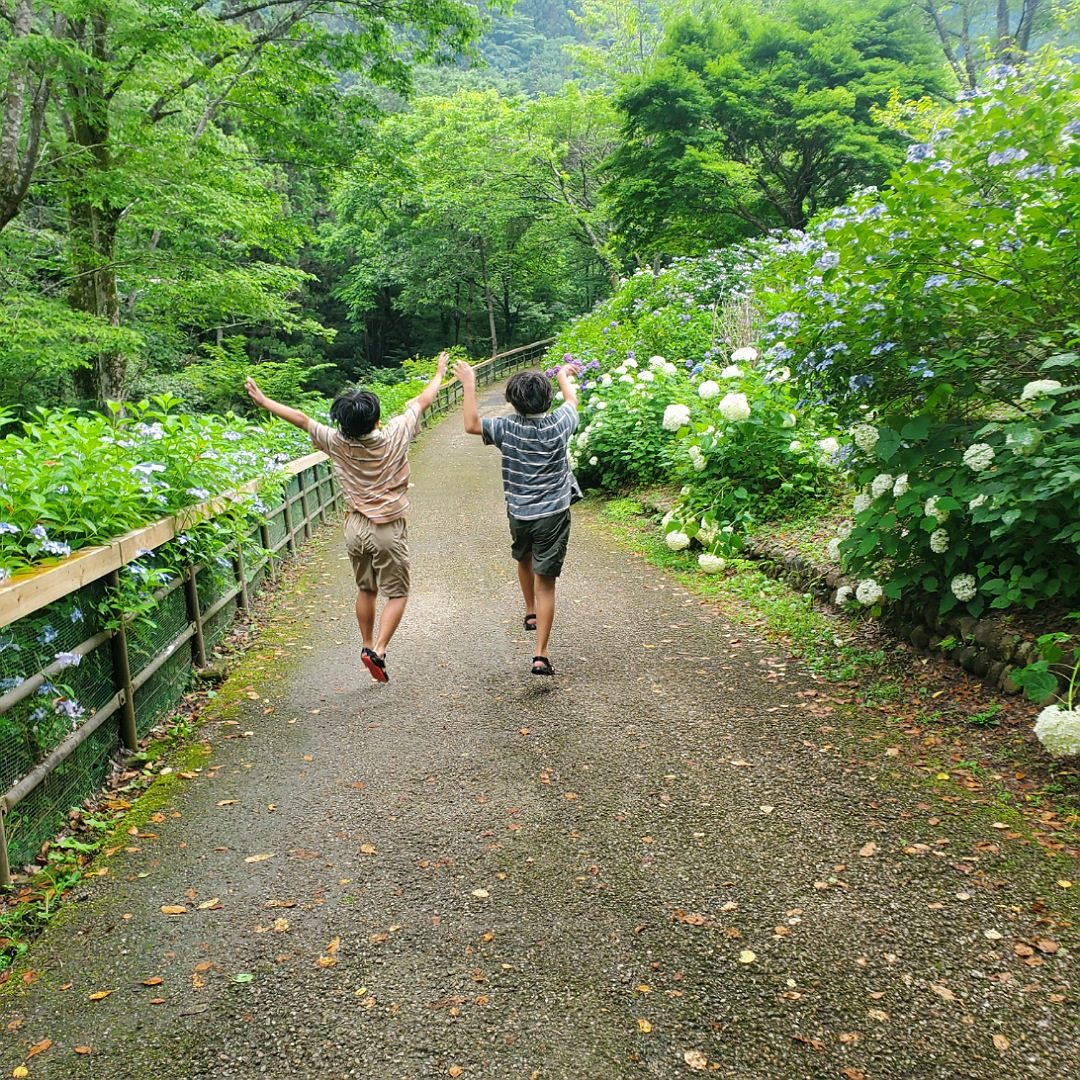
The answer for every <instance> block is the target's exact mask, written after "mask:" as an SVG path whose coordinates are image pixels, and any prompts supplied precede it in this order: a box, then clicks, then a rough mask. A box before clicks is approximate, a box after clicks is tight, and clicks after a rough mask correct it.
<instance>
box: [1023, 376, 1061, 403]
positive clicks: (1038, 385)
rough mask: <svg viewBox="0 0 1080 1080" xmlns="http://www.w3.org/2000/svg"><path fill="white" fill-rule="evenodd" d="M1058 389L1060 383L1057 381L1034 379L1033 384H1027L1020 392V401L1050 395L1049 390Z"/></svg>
mask: <svg viewBox="0 0 1080 1080" xmlns="http://www.w3.org/2000/svg"><path fill="white" fill-rule="evenodd" d="M1060 389H1061V383H1059V382H1058V381H1057V379H1035V380H1034V381H1033V382H1029V383H1027V385H1025V387H1024V389H1023V390H1021V391H1020V400H1021V401H1032V400H1033V399H1034V398H1037V397H1041V396H1042V395H1043V394H1048V393H1050V391H1051V390H1060Z"/></svg>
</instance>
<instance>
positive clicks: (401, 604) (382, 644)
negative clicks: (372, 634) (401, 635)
mask: <svg viewBox="0 0 1080 1080" xmlns="http://www.w3.org/2000/svg"><path fill="white" fill-rule="evenodd" d="M408 602H409V598H408V597H407V596H394V597H391V599H389V600H387V601H386V603H385V604H383V609H382V614H381V615H380V616H379V638H378V640H377V641H376V642H375V652H377V653H378V654H379V656H385V655H386V647H387V645H389V644H390V639H391V638H392V637H393V636H394V631H395V630H396V629H397V628H398V625H399V624H400V623H401V616H402V615H404V614H405V605H406V604H407V603H408Z"/></svg>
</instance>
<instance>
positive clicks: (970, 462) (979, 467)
mask: <svg viewBox="0 0 1080 1080" xmlns="http://www.w3.org/2000/svg"><path fill="white" fill-rule="evenodd" d="M964 464H965V465H966V466H967V467H968V468H969V469H971V470H972V472H985V471H986V470H987V469H989V468H990V466H991V465H993V464H994V448H993V447H992V446H991V445H990V444H989V443H981V442H980V443H974V444H972V445H971V446H969V447H968V448H967V449H966V450H965V451H964Z"/></svg>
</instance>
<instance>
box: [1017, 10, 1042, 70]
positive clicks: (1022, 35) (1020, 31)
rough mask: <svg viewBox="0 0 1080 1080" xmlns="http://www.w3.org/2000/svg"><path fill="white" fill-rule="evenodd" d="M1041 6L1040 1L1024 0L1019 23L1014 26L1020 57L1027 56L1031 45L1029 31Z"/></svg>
mask: <svg viewBox="0 0 1080 1080" xmlns="http://www.w3.org/2000/svg"><path fill="white" fill-rule="evenodd" d="M1041 6H1042V0H1024V9H1023V11H1022V12H1021V13H1020V21H1019V22H1018V23H1017V24H1016V48H1017V51H1018V52H1019V53H1021V54H1022V55H1025V56H1026V55H1027V51H1028V47H1029V46H1030V45H1031V31H1032V28H1033V27H1034V25H1035V16H1036V15H1038V13H1039V8H1040V7H1041Z"/></svg>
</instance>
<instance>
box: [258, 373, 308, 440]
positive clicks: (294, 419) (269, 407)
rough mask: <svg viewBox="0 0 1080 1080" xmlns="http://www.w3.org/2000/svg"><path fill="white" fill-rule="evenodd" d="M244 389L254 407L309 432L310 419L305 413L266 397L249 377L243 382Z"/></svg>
mask: <svg viewBox="0 0 1080 1080" xmlns="http://www.w3.org/2000/svg"><path fill="white" fill-rule="evenodd" d="M244 389H246V390H247V392H248V393H249V394H250V395H251V400H252V401H254V402H255V404H256V405H258V406H260V407H261V408H263V409H266V411H267V412H271V413H273V414H274V415H275V416H278V417H280V418H281V419H282V420H287V421H288V422H289V423H290V424H294V425H295V426H296V427H298V428H300V430H301V431H310V430H311V417H310V416H308V414H307V413H305V412H301V411H300V410H299V409H294V408H292V406H291V405H282V404H281V402H280V401H275V400H274V399H273V398H269V397H267V396H266V395H265V394H264V393H263V392H262V391H261V390H260V389H259V384H258V383H257V382H256V381H255V380H254V379H253V378H252V377H251V376H250V375H249V376H248V377H247V379H246V380H245V381H244Z"/></svg>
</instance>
